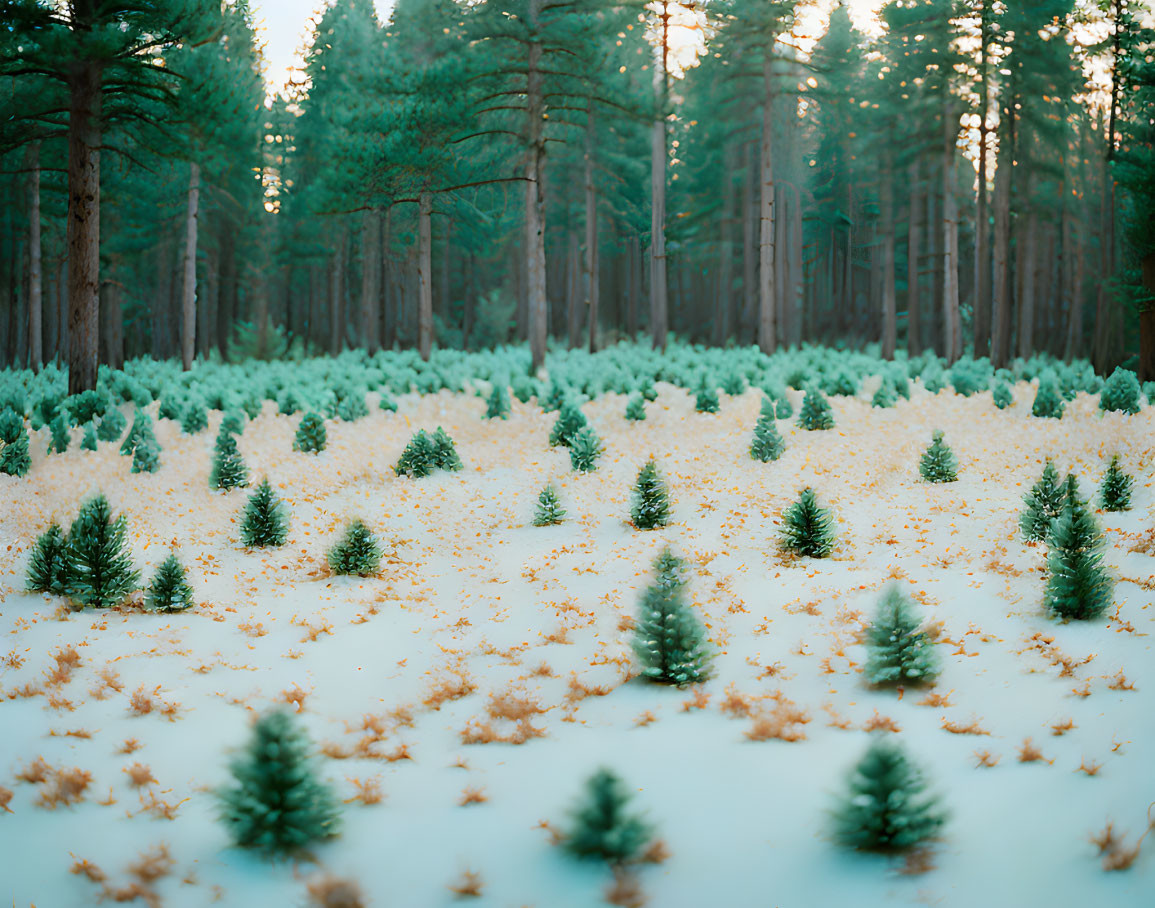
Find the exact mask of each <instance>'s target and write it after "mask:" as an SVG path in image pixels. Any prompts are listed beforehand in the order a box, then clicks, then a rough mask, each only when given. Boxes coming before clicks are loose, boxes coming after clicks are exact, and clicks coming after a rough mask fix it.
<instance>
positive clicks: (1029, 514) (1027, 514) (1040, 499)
mask: <svg viewBox="0 0 1155 908" xmlns="http://www.w3.org/2000/svg"><path fill="white" fill-rule="evenodd" d="M1065 496H1066V493H1065V492H1064V489H1063V485H1062V483H1061V482H1059V471H1058V470H1057V469H1055V465H1054V463H1052V462H1051V461H1049V460H1048V461H1047V462H1046V465H1045V466H1044V467H1043V475H1042V476H1040V477H1039V480H1038V482H1036V483H1035V484H1034V485H1033V486H1032V487H1031V490H1030V491H1029V492H1028V493H1027V494H1026V497H1025V498H1024V504H1025V507H1024V508H1023V513H1022V514H1021V515H1020V517H1019V527H1020V529H1021V530H1022V532H1023V541H1024V542H1042V541H1043V540H1045V539H1046V538H1047V534H1048V533H1050V531H1051V525H1052V524H1053V523H1054V522H1055V520H1056V519H1057V518H1058V517H1059V515H1060V514H1061V513H1062V512H1063V500H1064V498H1065Z"/></svg>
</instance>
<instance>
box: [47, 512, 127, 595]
mask: <svg viewBox="0 0 1155 908" xmlns="http://www.w3.org/2000/svg"><path fill="white" fill-rule="evenodd" d="M127 532H128V522H127V521H126V520H125V517H124V515H123V514H121V515H120V516H119V517H117V518H116V520H113V519H112V509H111V508H110V507H109V505H108V499H107V498H105V497H104V496H103V495H96V496H95V497H93V498H90V499H89V500H88V501H86V502H85V503H84V504H83V505H81V507H80V513H79V514H78V515H77V517H76V520H74V521H73V523H72V527H71V529H69V531H68V554H67V557H68V579H67V583H66V587H65V595H67V596H68V598H69V599H71V600H72V601H73V602H76V603H78V604H79V605H81V606H82V607H83V606H86V605H94V606H96V607H98V608H109V607H110V606H114V605H119V604H120V603H121V602H123V601H124V599H125V597H126V596H127V595H128V594H129V593H131V592H132V591H133V590H135V589H136V588H137V585H138V584H139V582H140V574H139V572H137V570H136V569H135V568H134V567H133V566H132V555H131V554H130V552H129V551H128V545H127V543H126V541H125V536H126V534H127Z"/></svg>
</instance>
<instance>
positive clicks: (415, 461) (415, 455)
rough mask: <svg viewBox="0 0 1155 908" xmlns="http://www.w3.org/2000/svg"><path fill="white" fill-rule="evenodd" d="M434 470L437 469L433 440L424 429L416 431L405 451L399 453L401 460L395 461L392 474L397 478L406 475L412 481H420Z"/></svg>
mask: <svg viewBox="0 0 1155 908" xmlns="http://www.w3.org/2000/svg"><path fill="white" fill-rule="evenodd" d="M435 469H437V451H436V448H435V447H434V445H433V439H432V438H430V437H429V433H428V432H426V431H425V430H424V429H418V430H417V431H416V432H415V433H414V435H413V437H412V438H410V439H409V443H408V444H407V445H406V446H405V450H404V451H402V452H401V458H400V459H399V460H398V461H397V465H396V466H395V467H394V468H393V472H394V473H396V474H397V475H398V476H401V475H407V476H409V477H411V478H412V479H421V478H422V477H423V476H428V475H429V474H430V473H432V472H433V471H434V470H435Z"/></svg>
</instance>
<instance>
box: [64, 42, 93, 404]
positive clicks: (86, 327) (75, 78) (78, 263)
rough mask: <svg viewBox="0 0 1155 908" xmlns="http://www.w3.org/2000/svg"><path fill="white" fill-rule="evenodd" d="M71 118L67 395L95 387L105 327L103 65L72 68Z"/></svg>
mask: <svg viewBox="0 0 1155 908" xmlns="http://www.w3.org/2000/svg"><path fill="white" fill-rule="evenodd" d="M68 83H69V84H68V87H69V92H70V99H69V117H68V262H69V267H68V338H69V348H68V393H69V394H79V393H80V392H81V391H91V390H94V389H95V388H96V378H97V375H96V369H97V359H98V357H99V336H98V334H99V327H100V139H101V133H100V103H101V70H100V65H99V64H98V63H96V62H94V61H91V60H79V61H76V62H74V63H72V65H71V71H70V72H69V77H68Z"/></svg>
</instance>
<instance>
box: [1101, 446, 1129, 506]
mask: <svg viewBox="0 0 1155 908" xmlns="http://www.w3.org/2000/svg"><path fill="white" fill-rule="evenodd" d="M1134 483H1135V480H1134V478H1133V477H1131V476H1128V475H1127V474H1126V473H1124V472H1123V470H1122V468H1121V467H1120V466H1119V455H1118V454H1116V455H1115V456H1114V457H1112V458H1111V464H1110V466H1108V467H1107V472H1106V473H1105V474H1104V476H1103V485H1102V487H1101V488H1100V489H1099V503H1100V504H1102V506H1103V510H1104V511H1129V510H1130V509H1131V487H1132V485H1134Z"/></svg>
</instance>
